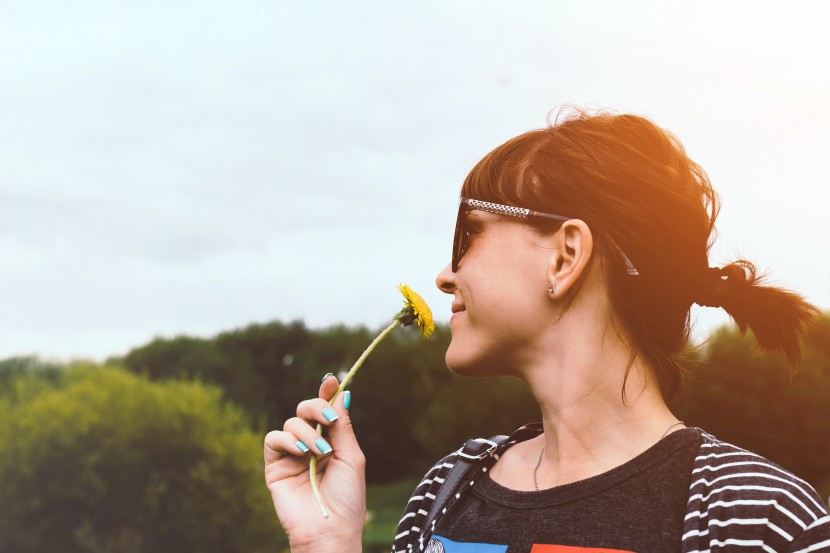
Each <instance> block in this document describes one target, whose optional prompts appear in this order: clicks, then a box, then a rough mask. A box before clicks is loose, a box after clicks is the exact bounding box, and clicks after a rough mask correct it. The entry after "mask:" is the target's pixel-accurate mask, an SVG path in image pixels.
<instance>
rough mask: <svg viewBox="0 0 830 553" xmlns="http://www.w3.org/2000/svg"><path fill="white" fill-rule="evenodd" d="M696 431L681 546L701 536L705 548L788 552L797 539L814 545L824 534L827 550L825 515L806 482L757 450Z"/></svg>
mask: <svg viewBox="0 0 830 553" xmlns="http://www.w3.org/2000/svg"><path fill="white" fill-rule="evenodd" d="M700 432H701V436H702V438H703V441H702V442H701V444H700V448H699V450H698V454H697V456H696V457H695V460H694V464H693V468H692V479H691V485H690V488H689V503H688V508H687V514H686V521H685V529H684V536H683V540H684V545H687V541H702V542H703V543H705V544H706V547H705V548H707V549H708V547H709V545H714V544H717V545H721V546H722V545H726V544H727V543H731V544H735V545H738V544H741V545H759V546H762V547H764V548H769V547H771V548H772V549H771V550H774V551H790V550H794V549H792V547H793V546H794V544H796V543H798V542H799V541H804V542H805V543H807V542H809V543H811V544H813V545H815V544H819V543H821V542H822V541H823V540H825V539H826V540H827V541H826V543H825V544H824V545H825V546H826V547H827V550H830V516H828V512H827V507H826V505H825V504H824V503H823V502H822V501H821V498H819V496H818V494H817V493H816V492H815V490H814V489H813V488H812V486H810V484H808V483H807V482H805V481H804V480H802V479H801V478H798V477H797V476H795V475H794V474H792V473H791V472H789V471H787V470H786V469H784V468H782V467H780V466H779V465H777V464H775V463H773V462H772V461H770V460H768V459H766V458H764V457H762V456H760V455H757V454H755V453H752V452H750V451H747V450H745V449H742V448H740V447H737V446H735V445H732V444H730V443H727V442H723V441H721V440H718V439H717V438H715V437H714V436H712V435H711V434H708V433H706V432H703V431H700ZM692 549H694V548H692ZM807 550H808V551H824V550H825V549H824V548H823V547H822V548H821V549H819V548H813V549H807Z"/></svg>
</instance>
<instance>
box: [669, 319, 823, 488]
mask: <svg viewBox="0 0 830 553" xmlns="http://www.w3.org/2000/svg"><path fill="white" fill-rule="evenodd" d="M703 353H704V355H703V359H702V360H701V361H700V362H699V363H698V364H697V365H696V366H695V367H693V368H692V374H693V379H692V380H690V381H689V382H688V383H687V385H686V390H685V392H684V395H683V398H682V400H681V402H680V405H679V409H678V414H679V415H680V416H681V418H682V419H683V420H685V421H686V422H687V423H689V424H693V425H695V426H700V427H701V428H703V429H705V430H706V431H708V432H710V433H712V434H714V435H715V436H717V437H718V438H720V439H722V440H726V441H729V442H732V443H734V444H736V445H738V446H740V447H743V448H745V449H749V450H751V451H753V452H755V453H758V454H759V455H763V456H764V457H767V458H769V459H770V460H772V461H774V462H776V463H778V464H780V465H782V466H784V467H786V468H787V469H788V470H790V471H792V472H794V473H795V474H797V475H799V476H800V477H802V478H804V479H806V480H807V481H809V482H810V483H811V484H813V485H814V486H815V487H816V488H817V489H818V491H819V492H820V493H821V494H822V495H823V496H824V497H827V495H828V493H830V464H828V461H830V426H828V424H827V421H828V420H830V401H828V399H829V398H830V316H828V315H825V316H823V317H822V319H821V320H820V321H819V323H818V324H816V325H814V326H812V327H811V328H810V330H809V332H808V333H807V334H806V336H805V339H804V343H803V359H802V363H801V368H800V371H799V373H798V374H797V375H796V376H795V377H790V376H788V373H787V368H786V363H785V361H784V360H783V358H781V357H780V356H778V355H775V354H769V353H761V352H759V351H757V350H756V349H755V347H754V338H753V337H752V336H751V334H749V333H748V334H747V335H746V336H743V337H742V336H741V335H740V334H739V332H738V331H737V329H734V328H722V329H721V330H719V331H718V332H717V333H715V334H714V335H713V337H712V338H711V340H710V342H709V344H708V347H707V348H706V349H705V350H704V352H703Z"/></svg>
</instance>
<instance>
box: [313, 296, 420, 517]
mask: <svg viewBox="0 0 830 553" xmlns="http://www.w3.org/2000/svg"><path fill="white" fill-rule="evenodd" d="M398 290H400V291H401V294H403V300H404V307H403V309H401V311H400V312H399V313H398V314H397V315H395V318H394V319H392V323H391V324H390V325H389V326H387V327H386V328H385V329H383V331H382V332H381V333H380V334H378V336H377V338H375V339H374V340H373V341H372V343H371V344H369V347H367V348H366V350H365V351H364V352H363V353H362V354H361V356H360V357H359V358H358V359H357V361H356V362H355V364H354V365H352V368H351V369H350V370H349V372H348V373H347V374H346V376H345V377H344V378H343V381H342V382H341V383H340V386H339V387H338V388H337V391H336V392H335V393H334V395H333V396H332V398H331V399H330V400H329V404H331V405H334V400H335V398H337V396H338V395H339V394H340V392H342V391H343V390H345V389H346V386H348V385H349V382H351V381H352V378H354V375H355V374H356V373H357V369H359V368H360V366H361V365H363V362H364V361H366V358H367V357H368V356H369V354H370V353H372V352H373V351H374V350H375V347H376V346H377V345H378V344H379V343H380V342H381V340H383V339H384V338H386V336H387V335H388V334H389V333H390V332H392V330H394V329H395V328H396V327H397V326H398V325H401V326H410V325H412V324H417V325H418V329H419V330H420V331H421V336H422V337H424V338H429V336H430V334H432V332H433V331H434V330H435V323H434V322H433V321H432V310H431V309H430V308H429V306H428V305H427V302H425V301H424V298H422V297H421V296H419V295H418V294H416V293H415V292H414V291H413V290H412V288H410V287H409V286H407V285H406V284H399V285H398ZM322 432H323V425H322V424H318V425H317V433H318V434H322ZM309 477H310V478H311V488H312V489H313V490H314V496H315V498H316V499H317V504H318V505H319V506H320V511H321V512H322V513H323V518H329V512H328V509H326V505H325V503H324V502H323V495H322V493H321V492H320V485H319V483H318V482H317V456H316V455H312V456H311V460H310V461H309Z"/></svg>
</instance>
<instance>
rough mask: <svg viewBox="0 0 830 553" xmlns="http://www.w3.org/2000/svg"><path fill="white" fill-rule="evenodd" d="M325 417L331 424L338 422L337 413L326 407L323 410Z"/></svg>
mask: <svg viewBox="0 0 830 553" xmlns="http://www.w3.org/2000/svg"><path fill="white" fill-rule="evenodd" d="M323 417H324V418H325V419H326V420H327V421H329V422H334V421H336V420H337V413H335V412H334V409H332V408H331V407H326V408H325V409H323Z"/></svg>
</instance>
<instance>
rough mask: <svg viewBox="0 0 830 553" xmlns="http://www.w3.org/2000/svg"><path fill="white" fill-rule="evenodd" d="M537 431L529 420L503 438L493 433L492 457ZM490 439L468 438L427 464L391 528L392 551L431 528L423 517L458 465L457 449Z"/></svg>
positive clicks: (538, 426) (404, 548)
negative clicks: (393, 535) (497, 441)
mask: <svg viewBox="0 0 830 553" xmlns="http://www.w3.org/2000/svg"><path fill="white" fill-rule="evenodd" d="M540 432H541V424H540V423H533V424H528V425H525V426H522V427H520V428H519V429H517V430H516V431H515V432H513V433H512V434H511V435H510V436H508V437H506V438H505V437H504V436H494V437H493V438H491V439H496V438H498V439H499V442H500V444H499V446H498V448H497V449H496V451H495V452H493V455H492V457H493V458H494V459H498V457H499V453H502V452H504V450H505V449H507V448H509V447H511V446H512V445H514V444H516V443H519V442H521V441H524V440H526V439H529V438H532V437H534V436H536V435H538V434H539V433H540ZM491 439H484V438H474V439H472V440H469V441H468V442H467V443H466V444H464V445H462V447H460V448H459V449H458V450H456V451H453V452H451V453H449V454H448V455H445V456H444V457H442V458H441V459H439V460H438V461H437V462H436V463H435V464H433V465H432V467H430V469H429V470H428V471H427V472H426V474H424V476H423V478H421V481H420V482H419V483H418V485H417V486H415V489H414V490H413V492H412V495H411V496H410V498H409V501H408V502H407V504H406V510H405V511H404V514H403V517H402V518H401V520H400V521H399V522H398V526H397V529H396V531H395V539H394V542H393V545H392V552H393V553H398V552H401V551H412V548H413V544H414V543H417V542H418V540H419V538H420V539H423V532H424V530H427V532H429V531H431V530H432V528H429V529H426V528H425V526H426V525H427V520H426V519H427V516H428V515H429V511H430V509H431V508H432V505H433V503H434V502H435V499H436V497H437V495H438V492H439V490H440V489H441V487H442V486H443V485H444V483H445V482H446V479H447V476H448V475H449V474H450V471H451V470H452V469H453V467H455V466H456V464H458V461H459V459H460V458H461V457H460V456H459V452H460V451H462V450H464V449H465V447H468V446H474V447H477V448H478V449H479V451H481V450H484V449H487V448H488V447H489V446H490V445H491V444H493V442H492V441H491ZM439 516H440V515H439ZM436 521H437V520H433V521H431V522H432V526H434V524H435V522H436Z"/></svg>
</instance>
